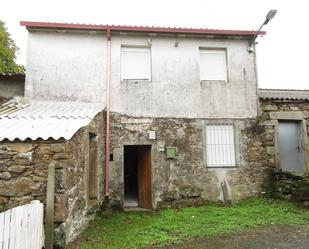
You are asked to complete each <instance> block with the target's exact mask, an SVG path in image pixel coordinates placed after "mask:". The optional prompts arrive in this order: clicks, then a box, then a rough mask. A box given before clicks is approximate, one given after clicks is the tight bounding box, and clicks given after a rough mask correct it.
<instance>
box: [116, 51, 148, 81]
mask: <svg viewBox="0 0 309 249" xmlns="http://www.w3.org/2000/svg"><path fill="white" fill-rule="evenodd" d="M121 80H151V56H150V48H147V47H121Z"/></svg>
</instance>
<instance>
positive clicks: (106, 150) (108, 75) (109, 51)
mask: <svg viewBox="0 0 309 249" xmlns="http://www.w3.org/2000/svg"><path fill="white" fill-rule="evenodd" d="M111 40H112V37H111V30H110V29H108V30H107V86H106V137H105V139H106V142H105V198H106V199H108V197H109V189H108V181H109V155H110V151H109V149H110V148H109V144H110V127H109V121H110V84H111V43H112V41H111Z"/></svg>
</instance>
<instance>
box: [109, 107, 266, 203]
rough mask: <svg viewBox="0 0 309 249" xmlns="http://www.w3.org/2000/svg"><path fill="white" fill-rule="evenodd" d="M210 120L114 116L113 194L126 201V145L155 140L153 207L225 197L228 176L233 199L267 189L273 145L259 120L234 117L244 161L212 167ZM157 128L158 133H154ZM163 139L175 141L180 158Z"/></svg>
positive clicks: (172, 143) (118, 200) (116, 199)
mask: <svg viewBox="0 0 309 249" xmlns="http://www.w3.org/2000/svg"><path fill="white" fill-rule="evenodd" d="M204 122H205V120H201V119H180V118H179V119H172V118H138V117H136V118H135V117H128V116H124V115H120V114H117V113H113V114H112V118H111V152H112V153H113V158H114V160H113V161H112V162H111V173H110V200H111V202H112V204H113V205H114V206H118V207H120V208H122V207H123V198H124V196H123V195H124V182H123V178H124V176H123V174H124V169H123V165H124V163H123V161H124V156H123V146H124V145H151V152H152V186H153V190H152V192H153V193H152V195H153V196H152V197H153V198H152V199H153V208H154V209H159V208H164V207H169V206H173V205H176V204H178V205H179V204H180V205H193V204H196V203H203V202H207V201H218V200H222V189H221V182H223V181H226V184H227V187H228V195H229V198H230V199H231V200H233V201H236V200H239V199H241V198H244V197H248V196H252V195H256V194H258V193H261V192H262V188H263V185H265V184H266V185H267V180H268V178H267V176H268V168H269V162H271V159H270V158H269V154H268V151H267V150H266V149H265V148H264V147H263V146H262V142H263V141H264V140H263V139H264V138H265V136H266V134H265V131H264V129H263V127H260V126H259V125H257V123H256V120H250V119H245V120H231V122H232V123H233V124H234V126H235V129H236V130H238V132H237V134H238V136H237V138H236V139H239V144H240V149H239V152H238V154H239V157H240V162H239V165H237V167H232V168H219V169H214V168H207V166H206V165H205V164H206V163H205V161H204V153H205V152H204V146H203V129H204V124H205V123H204ZM149 131H155V133H156V139H155V140H150V139H149V135H148V134H149ZM158 143H161V144H162V143H163V144H164V145H165V147H166V146H175V147H176V150H177V151H176V158H175V159H167V158H166V154H165V152H159V151H158V149H157V147H158Z"/></svg>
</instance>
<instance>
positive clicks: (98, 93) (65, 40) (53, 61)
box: [25, 32, 106, 102]
mask: <svg viewBox="0 0 309 249" xmlns="http://www.w3.org/2000/svg"><path fill="white" fill-rule="evenodd" d="M26 70H27V74H26V75H27V76H26V86H25V95H26V96H27V97H29V98H35V99H50V100H79V101H91V102H102V99H103V98H104V91H105V90H104V88H105V87H104V86H105V80H106V76H105V75H106V71H105V70H106V39H105V37H104V36H103V35H95V34H89V33H88V34H86V33H84V34H81V33H69V34H67V33H55V32H51V33H47V32H29V38H28V52H27V64H26Z"/></svg>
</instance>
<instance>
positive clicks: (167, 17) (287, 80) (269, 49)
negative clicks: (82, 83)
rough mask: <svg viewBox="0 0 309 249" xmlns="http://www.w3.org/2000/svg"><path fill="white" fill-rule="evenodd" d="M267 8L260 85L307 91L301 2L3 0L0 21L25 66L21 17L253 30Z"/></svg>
mask: <svg viewBox="0 0 309 249" xmlns="http://www.w3.org/2000/svg"><path fill="white" fill-rule="evenodd" d="M270 9H277V10H278V13H277V15H276V17H275V18H274V19H273V20H271V21H270V22H269V24H268V25H266V26H265V27H264V29H263V30H265V31H267V35H266V36H264V37H259V38H258V39H257V41H258V42H259V44H258V45H257V57H258V61H257V63H258V64H257V66H258V77H259V86H260V87H261V88H290V89H293V88H294V89H309V81H308V78H307V77H306V76H307V73H306V72H307V70H308V67H309V65H308V64H309V63H308V62H307V58H309V49H308V48H307V46H308V44H309V32H308V23H309V15H308V10H309V8H308V2H307V1H306V0H294V1H283V0H281V1H280V0H268V1H267V0H263V1H257V0H170V1H167V0H152V1H148V0H122V1H121V0H110V1H105V0H83V1H81V0H52V1H51V0H7V1H5V0H3V1H2V2H1V8H0V19H1V20H3V21H4V22H6V26H7V28H8V31H9V32H10V33H11V35H12V38H13V39H14V40H15V41H16V43H17V45H18V46H19V47H20V54H19V55H18V62H19V63H21V64H25V61H26V46H27V31H26V29H25V27H21V26H20V25H19V21H21V20H26V21H46V22H74V23H76V22H79V23H92V24H120V25H151V26H164V27H169V26H170V27H171V26H180V27H198V28H219V29H246V30H247V29H248V30H256V29H258V28H259V27H260V25H261V24H262V22H263V21H264V19H265V16H266V14H267V12H268V10H270Z"/></svg>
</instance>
